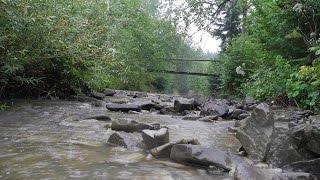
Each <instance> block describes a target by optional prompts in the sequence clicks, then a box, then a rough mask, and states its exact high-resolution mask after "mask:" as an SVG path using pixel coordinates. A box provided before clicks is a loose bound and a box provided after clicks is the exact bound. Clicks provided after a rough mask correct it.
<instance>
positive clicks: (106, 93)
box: [103, 89, 116, 96]
mask: <svg viewBox="0 0 320 180" xmlns="http://www.w3.org/2000/svg"><path fill="white" fill-rule="evenodd" d="M103 94H104V95H105V96H113V95H115V94H116V91H115V90H112V89H104V90H103Z"/></svg>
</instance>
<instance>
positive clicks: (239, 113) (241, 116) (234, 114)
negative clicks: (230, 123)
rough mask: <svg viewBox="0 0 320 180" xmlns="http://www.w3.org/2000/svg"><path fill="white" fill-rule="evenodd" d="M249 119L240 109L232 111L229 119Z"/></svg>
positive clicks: (245, 112) (246, 113)
mask: <svg viewBox="0 0 320 180" xmlns="http://www.w3.org/2000/svg"><path fill="white" fill-rule="evenodd" d="M247 117H249V113H248V112H247V111H245V110H242V109H234V110H233V112H232V114H231V115H230V118H231V119H236V120H242V119H245V118H247Z"/></svg>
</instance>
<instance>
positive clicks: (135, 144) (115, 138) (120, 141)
mask: <svg viewBox="0 0 320 180" xmlns="http://www.w3.org/2000/svg"><path fill="white" fill-rule="evenodd" d="M108 143H109V144H110V145H112V146H121V147H124V148H127V149H130V150H135V149H138V148H143V143H142V137H141V134H139V133H126V132H115V133H113V134H111V136H110V137H109V139H108Z"/></svg>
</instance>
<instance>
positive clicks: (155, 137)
mask: <svg viewBox="0 0 320 180" xmlns="http://www.w3.org/2000/svg"><path fill="white" fill-rule="evenodd" d="M142 138H143V142H144V144H145V145H146V147H147V148H148V149H153V148H155V147H158V146H161V145H164V144H166V143H168V142H169V131H168V129H167V128H161V129H159V130H143V131H142Z"/></svg>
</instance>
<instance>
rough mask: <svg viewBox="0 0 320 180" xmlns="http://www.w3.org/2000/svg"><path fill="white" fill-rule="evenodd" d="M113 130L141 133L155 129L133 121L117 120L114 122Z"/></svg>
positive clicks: (112, 124)
mask: <svg viewBox="0 0 320 180" xmlns="http://www.w3.org/2000/svg"><path fill="white" fill-rule="evenodd" d="M111 129H112V130H114V131H124V132H141V131H142V130H144V129H154V127H153V126H152V125H149V124H144V123H141V122H138V121H135V120H132V119H117V120H114V121H112V123H111Z"/></svg>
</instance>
